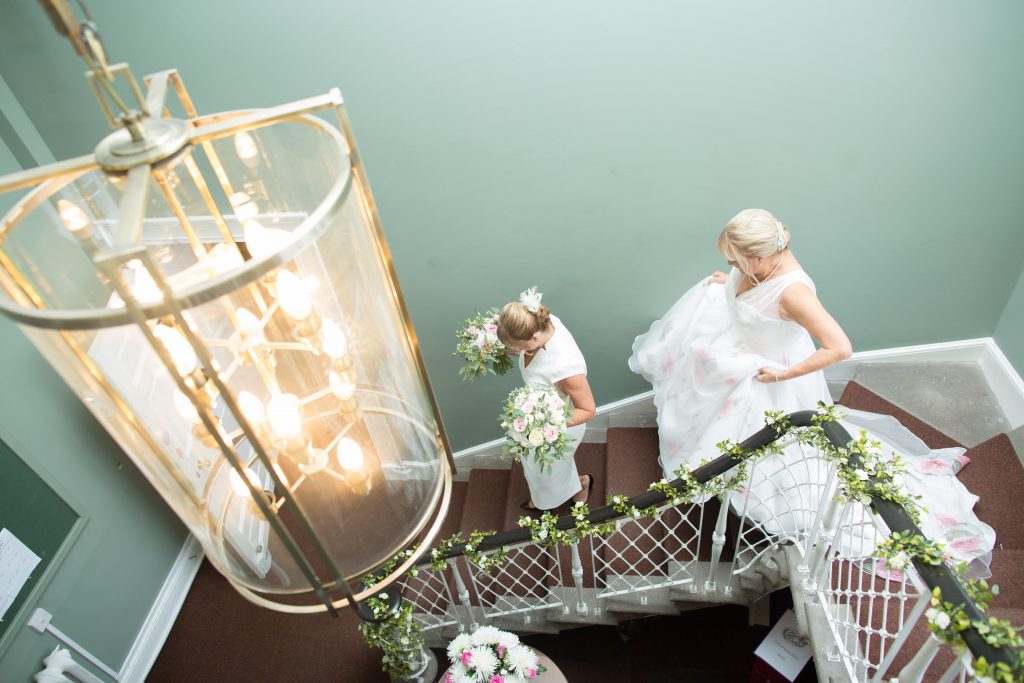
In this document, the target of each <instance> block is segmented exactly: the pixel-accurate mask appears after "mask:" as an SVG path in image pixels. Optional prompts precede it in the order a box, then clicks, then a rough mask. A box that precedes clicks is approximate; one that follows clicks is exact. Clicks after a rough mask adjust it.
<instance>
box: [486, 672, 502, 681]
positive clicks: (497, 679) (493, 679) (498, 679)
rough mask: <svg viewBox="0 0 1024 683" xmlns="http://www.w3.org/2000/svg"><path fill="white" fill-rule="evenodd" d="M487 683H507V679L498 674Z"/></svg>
mask: <svg viewBox="0 0 1024 683" xmlns="http://www.w3.org/2000/svg"><path fill="white" fill-rule="evenodd" d="M487 683H505V679H504V678H502V677H501V676H499V675H498V674H494V675H493V676H491V678H490V680H489V681H487Z"/></svg>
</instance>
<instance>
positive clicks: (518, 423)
mask: <svg viewBox="0 0 1024 683" xmlns="http://www.w3.org/2000/svg"><path fill="white" fill-rule="evenodd" d="M512 429H514V430H516V431H517V432H525V431H526V420H524V419H523V418H521V417H517V418H516V419H514V420H512Z"/></svg>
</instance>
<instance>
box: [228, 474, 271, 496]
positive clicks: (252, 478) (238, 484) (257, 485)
mask: <svg viewBox="0 0 1024 683" xmlns="http://www.w3.org/2000/svg"><path fill="white" fill-rule="evenodd" d="M244 471H245V478H246V479H248V480H249V483H250V484H252V486H253V488H254V489H256V490H257V491H262V490H263V484H262V483H261V482H260V478H259V477H258V476H256V473H255V472H253V471H252V470H251V469H249V468H248V467H246V468H245V470H244ZM229 478H230V479H231V488H233V489H234V490H235V493H237V494H238V495H240V496H247V495H249V488H248V487H247V486H246V485H245V482H244V481H242V477H240V476H239V475H238V471H237V470H231V474H230V475H229Z"/></svg>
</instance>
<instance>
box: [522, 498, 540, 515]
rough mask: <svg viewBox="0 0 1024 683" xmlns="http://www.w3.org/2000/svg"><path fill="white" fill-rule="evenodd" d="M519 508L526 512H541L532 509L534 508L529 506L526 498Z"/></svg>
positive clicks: (536, 508) (537, 509) (528, 500)
mask: <svg viewBox="0 0 1024 683" xmlns="http://www.w3.org/2000/svg"><path fill="white" fill-rule="evenodd" d="M519 507H521V508H523V509H524V510H526V511H527V512H541V509H540V508H538V507H534V506H532V505H530V499H529V498H527V499H526V500H524V501H523V502H522V503H520V504H519Z"/></svg>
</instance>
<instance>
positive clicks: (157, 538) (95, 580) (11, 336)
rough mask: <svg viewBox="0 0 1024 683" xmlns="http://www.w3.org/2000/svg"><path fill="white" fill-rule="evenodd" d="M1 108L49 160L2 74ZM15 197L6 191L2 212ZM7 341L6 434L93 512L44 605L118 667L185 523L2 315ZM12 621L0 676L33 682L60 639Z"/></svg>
mask: <svg viewBox="0 0 1024 683" xmlns="http://www.w3.org/2000/svg"><path fill="white" fill-rule="evenodd" d="M0 110H2V111H3V114H4V115H5V119H6V118H10V119H11V120H12V123H13V124H15V125H16V127H17V131H15V132H14V134H17V135H19V137H21V136H23V137H24V138H26V140H25V141H24V142H25V143H26V144H24V145H23V147H22V150H21V152H20V153H21V155H24V154H25V153H26V152H27V153H28V154H31V155H32V156H34V157H36V158H38V159H41V160H43V161H45V160H46V157H47V156H48V155H49V152H48V150H46V149H45V148H41V147H40V146H39V144H40V143H39V140H38V139H37V138H36V137H35V136H34V132H33V131H32V130H31V129H30V128H26V126H27V125H28V124H27V123H26V120H25V119H23V118H20V117H21V115H22V113H21V112H20V111H19V110H18V107H17V103H16V102H13V101H12V100H11V99H10V97H9V91H7V90H6V87H5V85H4V82H3V81H2V79H0ZM13 128H14V126H12V127H11V128H7V129H5V130H4V132H3V134H2V135H0V175H2V174H4V173H10V172H14V171H17V170H20V168H21V164H20V162H19V160H18V159H17V158H16V157H15V155H14V154H13V153H12V150H11V148H10V147H9V146H8V145H7V144H6V142H5V140H7V139H8V136H9V135H10V134H12V131H13ZM15 144H17V143H15ZM15 199H17V195H0V211H6V210H7V209H8V208H10V205H11V204H12V203H13V200H15ZM0 349H3V353H0V378H2V387H3V388H2V389H0V438H2V439H3V440H4V441H5V442H6V443H7V445H8V446H10V447H11V449H12V450H13V451H15V452H16V453H18V455H19V456H21V457H22V458H23V459H24V460H25V462H26V463H28V465H29V466H30V467H32V468H33V469H34V470H35V471H36V472H37V473H38V474H39V475H40V476H41V477H42V478H43V479H44V480H46V481H47V483H48V484H50V486H51V488H53V489H54V490H55V491H57V492H58V493H59V494H61V495H62V496H63V497H64V498H65V499H66V500H67V502H68V503H69V504H70V505H71V506H72V507H73V508H75V510H76V511H77V512H78V513H79V514H80V515H81V516H82V517H84V518H85V519H86V524H85V526H84V528H83V530H82V534H81V535H80V536H79V537H78V539H77V540H76V542H75V544H74V545H73V546H72V549H71V551H70V553H69V554H68V555H67V557H66V558H65V559H64V561H63V562H62V563H61V565H60V568H59V570H58V571H57V572H56V574H54V576H53V579H52V581H51V582H50V583H49V584H48V585H47V587H46V589H45V591H44V592H43V593H42V595H41V596H40V597H39V599H38V602H37V603H36V606H37V607H42V608H43V609H45V610H47V611H48V612H50V613H51V614H53V625H54V626H55V627H56V628H58V629H60V630H61V631H63V632H64V633H66V634H67V635H68V636H69V637H71V638H72V639H74V640H75V641H77V642H78V643H80V644H81V645H82V646H84V647H85V648H86V649H87V650H89V651H90V652H92V653H93V654H94V655H95V656H97V657H98V658H99V659H100V660H101V661H103V662H104V663H105V664H107V665H108V666H110V667H111V668H112V669H114V670H118V669H120V668H121V665H122V662H123V661H124V658H125V656H126V655H127V654H128V650H129V648H130V647H131V645H132V643H133V642H134V641H135V637H136V635H137V633H138V631H139V628H140V627H141V626H142V623H143V621H144V620H145V618H146V616H147V614H148V613H149V610H150V608H151V607H152V603H153V599H154V598H155V597H156V595H157V592H158V591H159V590H160V587H161V586H162V585H163V582H164V579H165V578H166V577H167V573H168V571H169V570H170V568H171V564H172V563H173V562H174V558H175V556H176V555H177V553H178V551H179V550H180V549H181V546H182V543H183V542H184V540H185V531H184V528H183V527H182V526H181V524H180V523H179V522H178V521H177V518H176V517H174V515H173V514H172V513H171V512H170V510H169V508H167V507H166V506H165V505H164V504H163V502H162V501H161V500H160V499H159V498H158V496H157V495H156V494H155V493H154V492H153V489H152V487H150V485H149V484H148V483H147V482H146V481H145V480H144V479H143V478H142V475H140V474H139V472H138V470H136V469H135V467H134V465H132V463H131V462H130V461H129V460H128V459H127V458H126V457H125V456H124V454H123V453H122V452H121V450H120V448H118V446H117V444H115V443H114V442H113V440H111V438H110V437H109V436H108V435H107V433H106V432H105V431H104V430H103V428H102V427H100V426H99V425H98V424H97V422H96V421H95V420H94V419H93V417H92V415H91V414H90V413H89V412H88V411H87V410H86V409H85V408H84V406H83V405H82V404H81V403H80V402H79V401H78V399H77V398H76V397H75V396H74V394H72V393H71V390H70V389H68V388H67V386H66V385H65V384H64V382H63V381H62V380H61V379H60V378H59V377H58V376H57V374H56V373H55V372H54V371H53V370H51V369H50V366H49V365H47V363H46V361H44V360H43V358H42V357H41V356H40V355H39V353H37V352H36V350H35V348H34V347H33V346H32V345H31V344H30V343H29V342H28V340H27V339H26V338H25V336H24V335H22V333H21V332H20V331H19V330H18V329H17V328H16V327H15V326H14V325H13V324H12V323H10V322H9V321H7V319H6V318H2V317H0ZM0 476H2V474H0ZM0 526H3V520H0ZM14 616H15V615H14V614H8V615H7V616H6V617H5V618H6V619H13V618H14ZM12 628H16V629H18V635H17V636H16V638H15V640H13V641H12V642H11V645H10V647H9V649H7V650H6V652H5V653H4V654H3V656H2V657H0V681H9V682H11V683H22V682H27V681H30V680H32V676H33V674H35V673H37V672H39V671H40V670H41V669H42V659H43V657H45V656H46V655H47V654H49V653H50V651H51V650H53V648H54V647H55V646H56V645H57V641H56V640H55V639H54V638H53V637H52V636H50V635H40V634H37V633H36V632H34V631H30V630H28V629H26V628H23V627H21V624H20V623H19V624H15V625H14V626H13V627H12Z"/></svg>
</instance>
